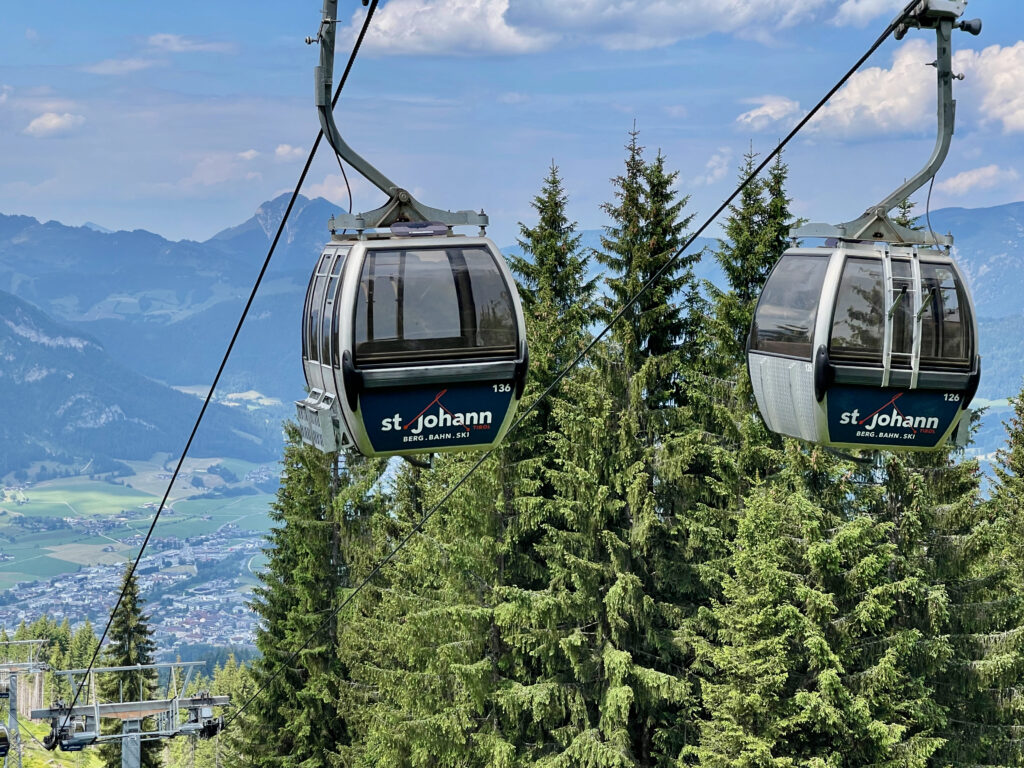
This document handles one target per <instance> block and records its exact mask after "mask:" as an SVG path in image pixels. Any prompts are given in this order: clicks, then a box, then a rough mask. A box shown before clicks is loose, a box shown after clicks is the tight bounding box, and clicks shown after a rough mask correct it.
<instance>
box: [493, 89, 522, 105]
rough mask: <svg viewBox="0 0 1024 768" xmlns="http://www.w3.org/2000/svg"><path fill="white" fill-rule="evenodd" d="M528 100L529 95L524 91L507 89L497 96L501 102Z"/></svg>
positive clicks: (515, 102) (509, 102) (512, 102)
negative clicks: (507, 90)
mask: <svg viewBox="0 0 1024 768" xmlns="http://www.w3.org/2000/svg"><path fill="white" fill-rule="evenodd" d="M529 100H530V97H529V96H527V95H526V94H525V93H518V92H517V91H509V92H507V93H503V94H501V95H500V96H498V101H499V102H500V103H501V104H523V103H524V102H527V101H529Z"/></svg>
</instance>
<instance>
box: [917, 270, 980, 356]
mask: <svg viewBox="0 0 1024 768" xmlns="http://www.w3.org/2000/svg"><path fill="white" fill-rule="evenodd" d="M921 283H922V285H921V290H922V319H921V364H922V365H923V366H929V367H939V368H969V367H970V364H971V360H972V359H973V357H974V350H973V349H972V348H971V345H970V343H969V341H968V338H969V334H968V333H966V332H965V329H966V328H967V327H968V326H969V324H970V322H971V318H970V317H969V316H968V310H967V306H968V304H967V299H966V297H965V294H964V288H963V286H962V285H961V284H960V281H959V280H958V279H957V277H956V274H955V273H954V272H953V270H952V268H950V267H949V265H947V264H932V263H928V262H923V263H922V264H921Z"/></svg>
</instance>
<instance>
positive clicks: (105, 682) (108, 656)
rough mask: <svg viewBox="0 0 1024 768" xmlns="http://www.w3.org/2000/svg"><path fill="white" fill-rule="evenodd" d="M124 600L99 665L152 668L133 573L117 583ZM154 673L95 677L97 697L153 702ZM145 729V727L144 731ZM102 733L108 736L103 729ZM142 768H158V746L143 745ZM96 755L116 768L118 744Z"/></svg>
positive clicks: (152, 645)
mask: <svg viewBox="0 0 1024 768" xmlns="http://www.w3.org/2000/svg"><path fill="white" fill-rule="evenodd" d="M121 589H122V590H123V591H124V598H123V599H122V600H121V604H120V605H119V606H118V608H117V610H116V611H115V612H114V619H113V622H112V623H111V625H110V632H109V642H108V645H107V647H106V648H104V649H103V653H102V654H101V656H100V659H101V665H102V666H106V667H128V666H135V665H147V664H152V663H154V661H155V657H154V653H155V652H156V643H155V642H154V640H153V630H152V629H151V628H150V626H149V616H148V615H146V613H145V609H144V605H143V601H142V598H141V597H140V595H139V584H138V580H137V579H136V577H135V573H134V572H132V571H131V569H126V570H125V574H124V577H123V578H122V580H121ZM156 686H157V674H156V670H153V669H150V670H141V671H137V672H107V673H104V674H102V675H100V676H99V682H98V688H99V696H100V699H101V700H103V701H140V700H145V699H149V698H153V697H154V694H155V693H156ZM144 728H145V727H144ZM104 732H108V731H107V729H104ZM109 732H112V733H117V732H120V725H117V724H115V727H114V729H113V730H111V731H109ZM141 752H142V766H143V768H159V766H160V765H162V764H163V763H162V760H161V758H160V744H159V742H156V741H143V742H142V744H141ZM99 753H100V756H101V758H102V759H103V762H104V764H105V765H106V766H107V768H120V766H121V742H120V741H118V740H115V741H111V742H108V743H106V744H103V745H101V746H100V748H99Z"/></svg>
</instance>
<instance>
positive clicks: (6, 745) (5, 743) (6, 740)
mask: <svg viewBox="0 0 1024 768" xmlns="http://www.w3.org/2000/svg"><path fill="white" fill-rule="evenodd" d="M10 751H11V734H10V733H8V731H7V726H6V725H0V757H7V753H8V752H10Z"/></svg>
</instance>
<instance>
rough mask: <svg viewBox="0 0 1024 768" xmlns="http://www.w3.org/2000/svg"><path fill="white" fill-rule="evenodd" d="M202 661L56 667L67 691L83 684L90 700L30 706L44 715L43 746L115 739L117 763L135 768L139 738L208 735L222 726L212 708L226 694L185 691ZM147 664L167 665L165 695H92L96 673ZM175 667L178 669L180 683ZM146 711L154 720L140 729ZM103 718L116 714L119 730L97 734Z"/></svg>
mask: <svg viewBox="0 0 1024 768" xmlns="http://www.w3.org/2000/svg"><path fill="white" fill-rule="evenodd" d="M204 664H205V662H202V661H179V662H169V663H163V664H138V665H135V666H126V667H95V668H93V669H68V670H60V671H56V672H55V674H58V675H63V676H64V677H65V678H67V680H68V684H69V686H70V688H71V690H72V691H74V690H78V689H80V688H82V687H85V686H86V685H88V686H89V691H90V698H91V701H88V702H84V703H82V704H76V705H75V706H74V707H72V706H70V704H68V703H66V702H63V701H55V702H53V704H52V705H51V706H50V707H48V708H46V709H34V710H32V719H33V720H46V721H49V723H50V728H51V731H50V734H49V735H48V736H47V737H46V738H45V739H43V744H44V746H46V747H47V749H56V748H57V747H60V749H61V750H62V751H65V752H77V751H80V750H82V749H83V748H84V747H87V746H92V745H93V744H102V743H105V742H109V741H120V742H121V768H140V766H141V763H142V742H143V741H154V740H157V739H170V738H174V737H175V736H180V735H187V736H192V737H195V738H200V739H210V738H213V737H214V736H216V735H217V734H218V733H220V731H221V729H222V728H223V727H224V719H223V717H221V716H216V717H215V716H214V714H213V708H214V707H227V706H230V704H231V699H230V697H229V696H212V695H210V694H209V693H208V692H200V693H198V694H196V695H195V696H186V695H185V689H186V688H187V687H188V684H189V683H190V682H191V680H192V676H193V674H194V672H195V669H196V667H200V666H203V665H204ZM151 670H155V671H157V672H158V673H159V672H162V671H166V673H167V676H168V690H167V697H166V698H160V699H156V698H153V699H144V698H142V697H141V696H140V697H139V698H138V699H136V700H132V699H131V696H130V692H128V691H125V690H123V689H122V694H121V697H120V698H121V700H120V701H115V702H100V701H99V699H98V697H97V695H96V675H98V674H105V673H114V672H146V671H151ZM179 671H181V672H182V674H181V681H180V684H179V682H178V677H179ZM126 694H127V698H126ZM183 716H184V720H183V719H182V718H183ZM150 717H151V718H154V719H155V720H156V726H157V727H156V729H155V730H152V731H144V730H142V721H143V720H145V719H146V718H150ZM103 718H108V719H109V718H116V719H118V720H120V721H121V733H112V734H102V733H101V730H100V722H101V721H102V719H103Z"/></svg>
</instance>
